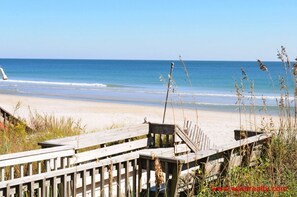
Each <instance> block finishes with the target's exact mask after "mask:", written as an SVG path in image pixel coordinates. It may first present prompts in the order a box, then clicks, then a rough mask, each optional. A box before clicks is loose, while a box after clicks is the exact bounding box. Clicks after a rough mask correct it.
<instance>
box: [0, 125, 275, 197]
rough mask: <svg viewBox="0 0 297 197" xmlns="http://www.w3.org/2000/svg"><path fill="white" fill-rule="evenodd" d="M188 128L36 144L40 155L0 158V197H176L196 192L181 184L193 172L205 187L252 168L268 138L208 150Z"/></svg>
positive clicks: (146, 128)
mask: <svg viewBox="0 0 297 197" xmlns="http://www.w3.org/2000/svg"><path fill="white" fill-rule="evenodd" d="M189 128H190V127H187V130H185V129H184V128H183V129H181V128H180V127H178V126H176V125H167V124H153V123H150V124H141V125H136V126H130V127H125V128H119V129H112V130H107V131H100V132H96V133H88V134H82V135H78V136H73V137H66V138H61V139H56V140H49V141H46V142H43V143H40V145H41V146H42V148H43V149H40V150H34V151H28V152H21V153H14V154H8V155H0V181H1V182H0V197H2V196H30V197H33V196H42V197H46V196H53V197H56V196H60V197H61V196H65V197H66V196H67V197H68V196H69V197H74V196H83V197H85V196H118V197H119V196H164V194H166V196H178V195H179V194H180V193H182V192H184V191H186V190H187V189H189V188H195V181H193V180H190V179H189V180H188V181H187V184H184V181H181V180H185V179H186V177H189V176H187V174H188V173H189V172H191V171H192V170H194V173H195V170H196V171H197V170H200V171H202V173H203V174H204V175H205V176H206V177H207V179H208V180H209V181H211V180H213V179H216V178H217V177H218V176H221V175H224V174H225V173H227V171H228V170H229V169H231V168H234V167H236V166H243V165H245V166H253V165H257V159H258V158H259V157H260V156H261V153H262V151H263V150H264V147H265V145H266V144H267V143H268V141H269V139H270V137H271V135H269V134H257V135H256V134H251V135H249V136H251V137H248V138H244V139H240V140H238V141H234V142H232V143H230V144H228V145H225V146H222V147H216V148H212V147H210V146H209V145H210V142H209V140H204V141H203V140H201V139H200V140H199V136H200V137H201V136H202V134H201V131H199V129H197V127H196V129H193V130H192V131H190V130H189ZM194 128H195V127H194ZM193 132H195V133H196V134H195V135H194V133H193ZM199 132H200V135H199ZM238 132H239V131H236V132H235V134H236V136H237V137H238ZM249 133H253V132H249ZM203 135H204V134H203ZM205 136H206V135H204V137H203V138H205V139H207V138H206V137H205ZM200 142H201V143H202V142H204V143H205V145H201V144H199V143H200ZM160 169H161V171H160ZM189 169H191V170H189ZM156 173H159V175H160V173H161V175H160V176H161V177H163V183H160V184H156V180H155V174H156ZM25 194H26V195H25Z"/></svg>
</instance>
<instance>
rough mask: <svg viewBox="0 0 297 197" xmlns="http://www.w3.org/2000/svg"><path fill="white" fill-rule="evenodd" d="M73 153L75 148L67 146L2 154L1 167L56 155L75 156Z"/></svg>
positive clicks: (0, 157)
mask: <svg viewBox="0 0 297 197" xmlns="http://www.w3.org/2000/svg"><path fill="white" fill-rule="evenodd" d="M73 155H74V150H73V148H70V147H67V146H65V147H55V148H48V149H40V150H34V151H26V152H20V153H13V154H7V155H0V167H3V166H12V165H17V164H24V163H30V162H36V161H42V160H46V159H52V158H56V157H66V156H73Z"/></svg>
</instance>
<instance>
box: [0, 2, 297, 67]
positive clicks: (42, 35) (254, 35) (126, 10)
mask: <svg viewBox="0 0 297 197" xmlns="http://www.w3.org/2000/svg"><path fill="white" fill-rule="evenodd" d="M281 45H283V46H285V47H286V49H287V51H288V53H289V55H290V57H291V59H295V58H296V57H297V1H296V0H285V1H284V0H249V1H244V0H207V1H206V0H186V1H181V0H179V1H177V0H171V1H168V0H162V1H160V0H150V1H141V0H125V1H124V0H122V1H119V0H118V1H116V0H108V1H107V0H105V1H101V0H86V1H82V0H62V1H61V0H44V1H40V0H27V1H22V0H2V1H0V58H50V59H56V58H57V59H148V60H161V59H164V60H175V59H178V57H179V55H181V56H182V58H183V59H185V60H235V61H236V60H245V61H249V60H252V61H253V60H256V59H262V60H272V61H274V60H277V57H276V53H277V49H280V47H281Z"/></svg>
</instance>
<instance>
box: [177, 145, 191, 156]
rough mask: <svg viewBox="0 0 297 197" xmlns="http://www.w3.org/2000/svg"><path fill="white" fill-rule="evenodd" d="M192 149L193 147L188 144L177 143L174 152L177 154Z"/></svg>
mask: <svg viewBox="0 0 297 197" xmlns="http://www.w3.org/2000/svg"><path fill="white" fill-rule="evenodd" d="M190 151H191V149H190V148H189V147H188V145H186V144H177V145H174V153H175V154H179V153H188V152H190Z"/></svg>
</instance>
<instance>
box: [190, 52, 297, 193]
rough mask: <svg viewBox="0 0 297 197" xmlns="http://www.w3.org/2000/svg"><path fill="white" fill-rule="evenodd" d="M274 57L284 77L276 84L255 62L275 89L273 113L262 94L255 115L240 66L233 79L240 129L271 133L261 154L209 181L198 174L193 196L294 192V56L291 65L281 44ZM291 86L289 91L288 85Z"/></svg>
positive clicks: (296, 72)
mask: <svg viewBox="0 0 297 197" xmlns="http://www.w3.org/2000/svg"><path fill="white" fill-rule="evenodd" d="M277 56H278V58H279V59H280V60H281V64H282V67H283V69H284V70H285V72H284V73H285V76H279V77H278V85H277V86H276V85H275V84H274V81H273V79H272V77H271V75H270V73H269V67H267V66H266V65H265V64H264V63H263V62H262V61H261V60H258V61H257V62H258V64H259V72H266V73H267V76H268V80H269V81H270V83H271V85H272V87H273V89H274V92H275V94H277V92H278V96H276V98H275V101H276V106H277V111H278V112H277V115H276V116H272V115H271V114H270V113H269V110H268V106H267V105H266V99H265V96H262V101H263V106H261V108H260V110H259V111H258V112H263V113H262V115H259V114H257V110H256V107H255V102H254V98H255V86H256V84H254V82H253V81H252V80H250V78H249V77H250V76H249V77H248V75H247V73H246V72H245V70H244V68H241V72H242V77H241V79H240V80H239V81H235V90H236V95H237V103H236V104H237V107H238V112H239V119H240V129H241V130H243V131H247V130H249V129H253V130H254V131H259V132H270V133H272V134H273V136H272V139H271V141H270V142H269V145H268V146H267V147H266V148H265V151H264V154H262V156H261V158H260V159H259V160H258V161H257V165H256V166H253V167H250V166H243V167H236V168H233V169H232V170H230V171H229V172H228V173H227V174H226V175H225V176H221V177H219V178H218V179H216V180H214V181H210V182H209V181H207V179H206V178H205V177H200V178H199V181H198V186H197V187H196V188H194V189H196V190H197V191H196V193H197V196H296V195H297V162H296V158H297V58H296V59H295V62H294V63H293V64H292V63H291V61H290V59H289V56H288V54H287V52H286V49H285V47H283V46H282V47H281V50H280V51H278V52H277ZM289 83H291V84H289ZM245 85H247V86H248V87H247V88H246V86H245ZM291 85H292V86H293V87H294V88H293V90H292V89H289V88H288V87H289V86H291ZM277 87H278V89H276V88H277ZM246 89H248V90H246ZM291 95H293V96H294V99H293V100H292V99H290V98H291V97H290V96H291ZM257 120H258V122H256V121H257ZM259 120H261V121H260V122H259ZM197 178H198V177H197ZM197 188H198V189H197ZM218 188H219V189H218Z"/></svg>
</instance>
